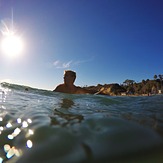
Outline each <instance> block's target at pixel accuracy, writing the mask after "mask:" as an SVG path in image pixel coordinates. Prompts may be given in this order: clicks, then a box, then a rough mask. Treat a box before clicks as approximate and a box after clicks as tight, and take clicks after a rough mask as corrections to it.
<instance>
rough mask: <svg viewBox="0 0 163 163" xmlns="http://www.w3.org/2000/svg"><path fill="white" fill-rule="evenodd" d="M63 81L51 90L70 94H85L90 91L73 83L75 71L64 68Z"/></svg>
mask: <svg viewBox="0 0 163 163" xmlns="http://www.w3.org/2000/svg"><path fill="white" fill-rule="evenodd" d="M63 78H64V83H63V84H60V85H58V86H57V87H56V88H55V89H54V90H53V91H55V92H63V93H71V94H87V93H91V92H90V91H88V90H85V89H84V88H81V87H78V86H75V85H74V82H75V79H76V72H74V71H71V70H66V71H65V72H64V77H63Z"/></svg>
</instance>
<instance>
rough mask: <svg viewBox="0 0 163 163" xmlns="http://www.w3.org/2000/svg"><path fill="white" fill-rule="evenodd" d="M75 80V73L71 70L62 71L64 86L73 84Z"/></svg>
mask: <svg viewBox="0 0 163 163" xmlns="http://www.w3.org/2000/svg"><path fill="white" fill-rule="evenodd" d="M75 79H76V72H74V71H71V70H65V71H64V83H65V84H68V85H69V84H73V83H74V82H75Z"/></svg>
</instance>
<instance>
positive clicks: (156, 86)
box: [84, 75, 163, 96]
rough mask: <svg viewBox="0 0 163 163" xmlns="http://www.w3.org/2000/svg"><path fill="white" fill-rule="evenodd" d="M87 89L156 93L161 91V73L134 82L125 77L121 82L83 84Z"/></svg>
mask: <svg viewBox="0 0 163 163" xmlns="http://www.w3.org/2000/svg"><path fill="white" fill-rule="evenodd" d="M84 88H85V89H87V90H90V91H92V92H93V93H94V92H99V93H98V94H103V95H111V96H112V95H113V96H114V95H143V94H148V95H149V94H158V93H162V91H163V75H154V77H153V79H151V80H150V79H146V80H144V79H143V80H142V81H141V82H138V83H137V82H135V81H134V80H130V79H126V80H125V81H124V82H123V84H120V85H119V84H117V83H113V84H104V85H101V84H98V85H97V86H85V87H84Z"/></svg>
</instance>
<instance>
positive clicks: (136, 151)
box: [0, 84, 163, 163]
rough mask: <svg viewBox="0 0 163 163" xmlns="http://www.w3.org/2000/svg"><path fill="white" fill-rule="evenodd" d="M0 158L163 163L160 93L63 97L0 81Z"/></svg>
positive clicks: (32, 162)
mask: <svg viewBox="0 0 163 163" xmlns="http://www.w3.org/2000/svg"><path fill="white" fill-rule="evenodd" d="M1 162H9V163H10V162H12V163H14V162H18V163H37V162H43V163H46V162H47V163H54V162H55V163H78V162H79V163H80V162H81V163H82V162H101V163H102V162H111V163H112V162H129V163H130V162H139V163H140V162H142V163H144V162H156V163H159V162H163V95H155V96H149V97H109V96H101V95H69V94H63V93H55V92H51V91H46V90H38V89H32V88H30V89H29V90H28V91H25V87H23V86H16V85H12V84H10V85H8V84H1V88H0V163H1Z"/></svg>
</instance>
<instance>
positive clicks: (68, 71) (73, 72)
mask: <svg viewBox="0 0 163 163" xmlns="http://www.w3.org/2000/svg"><path fill="white" fill-rule="evenodd" d="M66 73H71V75H72V76H73V77H75V78H76V72H75V71H72V70H65V71H64V75H65V74H66Z"/></svg>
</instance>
